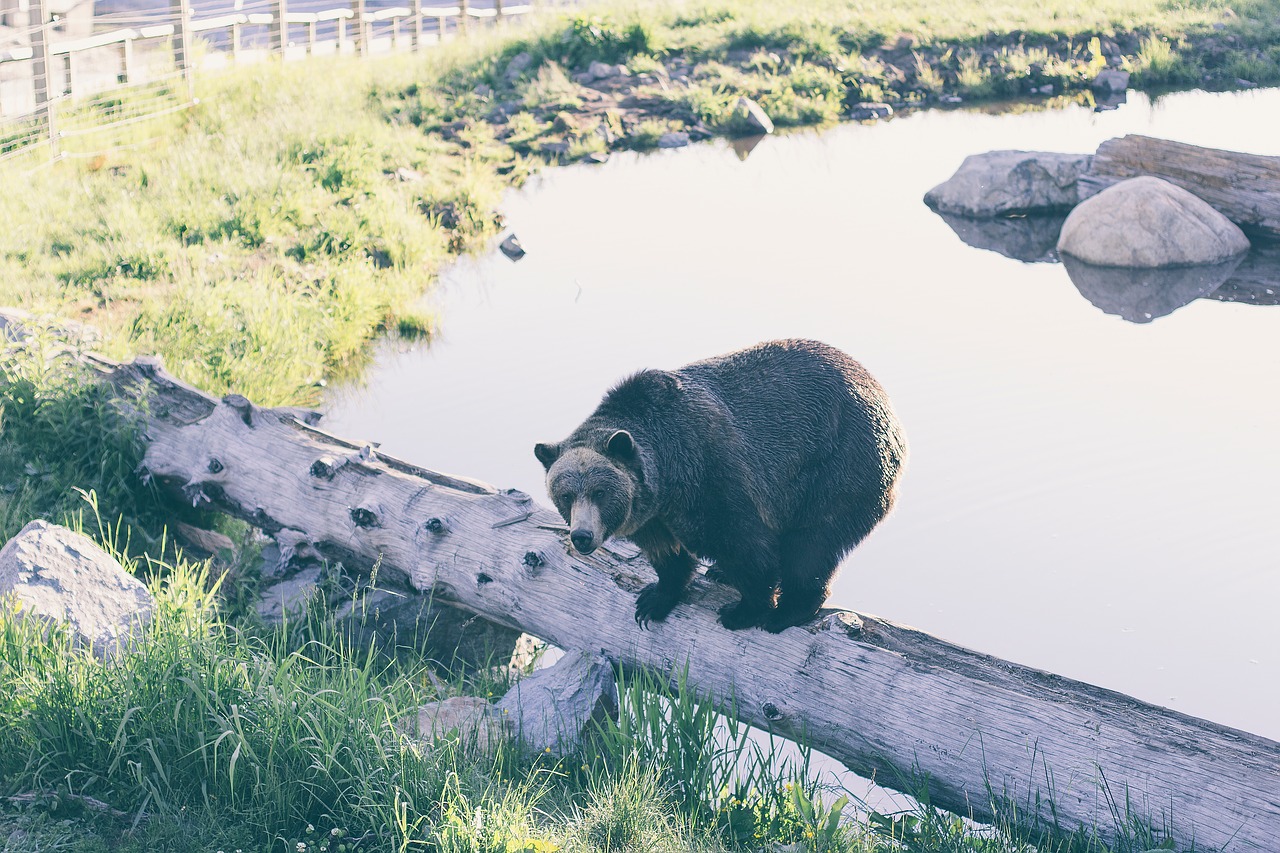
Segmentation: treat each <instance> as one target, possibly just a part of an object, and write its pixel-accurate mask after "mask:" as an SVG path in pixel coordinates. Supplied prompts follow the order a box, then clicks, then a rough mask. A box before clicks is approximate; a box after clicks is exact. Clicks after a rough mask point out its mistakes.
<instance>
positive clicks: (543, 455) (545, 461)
mask: <svg viewBox="0 0 1280 853" xmlns="http://www.w3.org/2000/svg"><path fill="white" fill-rule="evenodd" d="M533 455H534V456H536V457H538V461H539V462H541V463H542V467H543V468H546V469H548V470H550V468H551V466H552V465H554V464H555V462H556V460H557V459H559V458H560V445H558V444H543V443H541V442H539V443H538V444H535V445H534V446H533Z"/></svg>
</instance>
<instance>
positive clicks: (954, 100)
mask: <svg viewBox="0 0 1280 853" xmlns="http://www.w3.org/2000/svg"><path fill="white" fill-rule="evenodd" d="M940 100H941V101H942V103H944V104H962V103H964V98H962V97H960V96H959V95H943V96H942V98H941V99H940Z"/></svg>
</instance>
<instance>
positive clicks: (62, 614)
mask: <svg viewBox="0 0 1280 853" xmlns="http://www.w3.org/2000/svg"><path fill="white" fill-rule="evenodd" d="M6 595H13V596H14V597H16V598H17V599H18V601H19V602H20V603H21V604H22V613H23V614H24V615H25V616H28V617H35V618H38V619H43V620H45V621H47V622H58V623H63V624H65V625H66V627H67V629H68V630H69V631H70V632H71V635H72V637H73V638H74V640H75V643H76V645H77V646H79V647H82V648H89V649H90V650H91V651H92V652H93V654H94V655H95V656H96V657H98V658H100V659H102V660H110V659H112V658H114V657H115V656H116V655H117V654H119V653H120V652H121V651H122V650H124V649H126V648H127V647H128V645H129V642H130V638H131V637H133V636H134V635H135V632H137V631H138V630H139V629H140V628H141V627H142V626H144V625H145V624H146V623H147V622H148V621H150V619H151V612H152V610H153V608H154V607H155V601H154V599H152V597H151V593H149V592H148V591H147V588H146V587H145V586H143V584H142V582H141V581H139V580H138V579H137V578H135V577H134V576H133V575H131V574H129V573H128V572H126V571H125V570H124V567H123V566H121V565H120V563H119V562H118V561H117V560H116V559H115V558H114V557H112V556H111V555H110V554H108V553H107V552H106V551H103V550H102V549H101V548H99V547H98V546H97V545H96V544H94V542H93V540H91V539H90V538H89V537H88V536H85V535H84V534H82V533H76V532H75V531H73V530H68V529H67V528H65V527H60V526H58V525H56V524H50V523H49V522H47V521H33V522H31V523H30V524H28V525H27V526H26V527H24V528H22V530H21V531H20V532H19V533H18V535H17V536H15V537H13V538H12V539H10V540H9V543H8V544H7V545H5V546H4V549H3V550H0V596H6Z"/></svg>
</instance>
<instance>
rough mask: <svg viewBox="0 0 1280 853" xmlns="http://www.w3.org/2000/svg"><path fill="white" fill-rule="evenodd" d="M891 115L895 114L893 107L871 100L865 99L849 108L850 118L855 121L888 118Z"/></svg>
mask: <svg viewBox="0 0 1280 853" xmlns="http://www.w3.org/2000/svg"><path fill="white" fill-rule="evenodd" d="M891 115H893V107H891V106H889V105H888V104H877V103H872V102H871V101H863V102H862V103H858V104H854V105H853V106H852V107H850V108H849V118H851V119H853V120H854V121H874V120H875V119H879V118H888V117H889V116H891Z"/></svg>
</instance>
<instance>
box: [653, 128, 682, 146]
mask: <svg viewBox="0 0 1280 853" xmlns="http://www.w3.org/2000/svg"><path fill="white" fill-rule="evenodd" d="M688 144H689V134H687V133H685V132H684V131H683V130H673V131H671V132H670V133H664V134H662V136H660V137H658V147H659V148H683V147H684V146H686V145H688Z"/></svg>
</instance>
